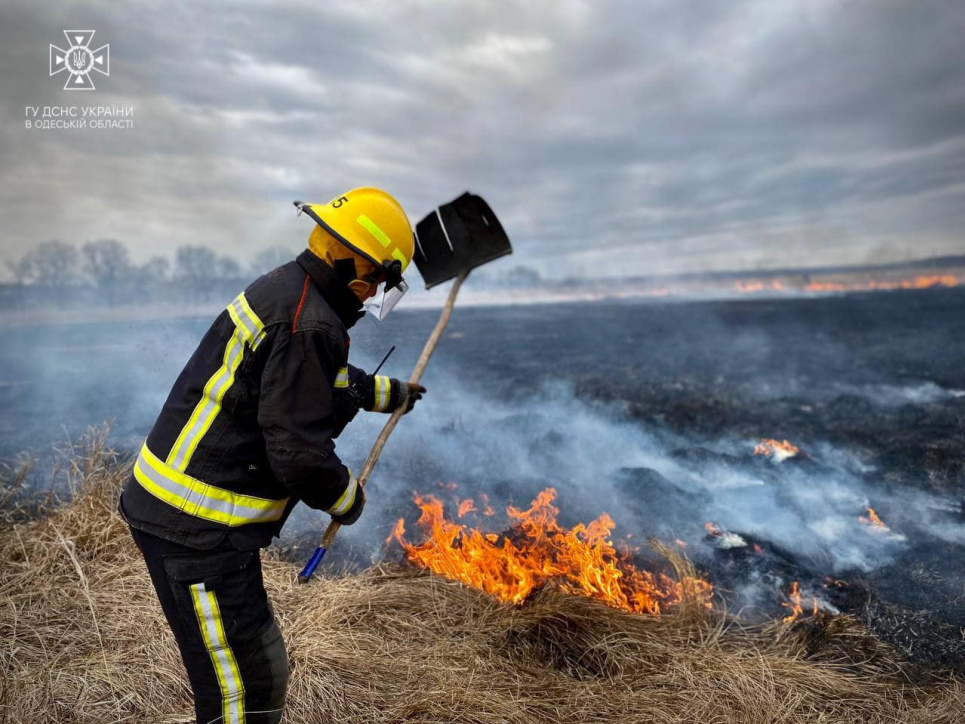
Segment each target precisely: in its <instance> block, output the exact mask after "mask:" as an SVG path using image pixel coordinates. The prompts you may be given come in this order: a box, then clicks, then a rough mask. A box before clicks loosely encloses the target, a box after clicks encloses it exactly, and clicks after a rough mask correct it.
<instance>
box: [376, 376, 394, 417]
mask: <svg viewBox="0 0 965 724" xmlns="http://www.w3.org/2000/svg"><path fill="white" fill-rule="evenodd" d="M391 391H392V380H391V379H390V378H388V377H385V376H384V375H376V376H375V405H374V406H373V409H374V410H375V411H376V412H384V411H385V410H386V409H387V408H388V406H389V399H390V397H391V394H390V393H391Z"/></svg>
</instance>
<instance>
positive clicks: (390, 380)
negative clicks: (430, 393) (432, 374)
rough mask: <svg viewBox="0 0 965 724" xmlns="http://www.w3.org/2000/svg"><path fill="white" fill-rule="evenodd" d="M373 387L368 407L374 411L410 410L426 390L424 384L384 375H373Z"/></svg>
mask: <svg viewBox="0 0 965 724" xmlns="http://www.w3.org/2000/svg"><path fill="white" fill-rule="evenodd" d="M372 387H373V392H372V395H373V396H372V398H370V399H371V406H367V407H366V409H367V410H373V411H374V412H395V411H396V410H398V409H399V408H402V409H404V410H405V411H406V412H409V411H411V410H412V408H413V407H415V403H416V402H418V401H419V400H421V399H422V395H423V394H425V391H426V388H425V387H423V386H422V385H413V384H410V383H408V382H403V381H402V380H397V379H395V378H394V377H383V376H382V375H375V376H374V377H372Z"/></svg>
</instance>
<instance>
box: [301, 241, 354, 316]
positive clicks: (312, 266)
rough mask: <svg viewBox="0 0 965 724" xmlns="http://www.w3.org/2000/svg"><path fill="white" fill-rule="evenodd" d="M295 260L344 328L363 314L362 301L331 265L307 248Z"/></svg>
mask: <svg viewBox="0 0 965 724" xmlns="http://www.w3.org/2000/svg"><path fill="white" fill-rule="evenodd" d="M295 261H297V262H298V265H299V266H300V267H301V268H302V269H304V270H305V272H306V273H307V274H308V276H309V277H311V280H312V282H314V284H315V288H316V289H318V292H319V294H321V295H322V298H323V299H324V300H325V301H326V302H328V306H330V307H331V308H332V310H333V311H334V312H335V314H337V315H338V318H339V319H340V320H341V321H342V324H344V325H345V328H346V329H348V328H349V327H351V326H352V325H353V324H355V323H356V322H357V321H359V320H360V319H361V318H362V317H364V316H365V312H364V311H363V310H362V302H360V301H359V298H358V297H356V296H355V294H354V293H353V292H352V290H351V289H349V288H348V286H347V285H346V284H345V282H343V281H342V280H341V279H339V277H338V275H337V274H336V273H335V270H334V269H332V267H330V266H329V265H328V264H326V263H325V262H323V261H322V260H321V259H319V258H318V257H317V256H315V255H314V254H313V253H312V252H311V251H309V250H308V249H306V250H305V251H303V252H302V253H301V254H299V255H298V257H297V258H296V259H295Z"/></svg>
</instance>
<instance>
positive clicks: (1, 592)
mask: <svg viewBox="0 0 965 724" xmlns="http://www.w3.org/2000/svg"><path fill="white" fill-rule="evenodd" d="M126 471H127V465H126V464H124V463H118V462H117V461H115V460H114V458H113V456H112V455H111V453H110V452H109V451H107V450H104V449H103V448H102V447H101V446H100V445H99V444H98V443H97V442H96V441H95V442H94V443H92V444H91V445H89V447H88V449H87V451H86V453H85V455H84V456H81V457H78V458H77V459H76V461H75V463H74V465H73V469H72V471H71V472H72V476H73V479H74V481H75V484H76V490H75V497H74V500H73V502H71V503H69V504H63V505H60V506H53V507H50V508H49V509H47V510H45V511H42V514H41V515H40V516H39V517H36V518H35V519H33V520H27V521H24V520H21V521H20V522H15V521H14V520H13V519H11V520H9V521H7V522H5V523H4V524H3V525H2V526H0V528H2V529H0V561H2V563H0V640H2V644H0V720H2V721H7V722H97V723H98V724H101V723H103V722H109V721H125V722H174V721H184V720H186V719H187V718H188V716H187V715H188V713H189V712H190V711H191V706H190V699H189V691H188V689H187V686H186V679H185V675H184V672H183V671H182V668H181V663H180V660H179V658H178V655H177V652H176V649H175V646H174V641H173V639H172V637H171V634H170V632H169V631H168V629H167V628H166V625H165V624H164V622H163V620H162V618H161V616H160V609H159V607H158V605H157V602H156V600H155V598H154V592H153V590H152V589H151V586H150V582H149V580H148V577H147V574H146V571H145V568H144V565H143V563H142V562H141V560H140V559H139V556H138V553H137V550H136V548H135V546H134V543H133V541H132V540H131V538H130V535H129V533H128V531H127V529H126V527H125V525H124V523H123V522H122V521H121V519H120V518H119V517H118V515H117V513H116V512H115V501H116V497H117V494H118V491H119V487H120V485H121V483H122V482H123V479H124V477H125V475H126ZM363 525H364V523H363ZM673 562H674V563H675V565H677V566H678V572H684V573H685V572H686V562H684V561H680V560H679V559H678V560H676V561H673ZM681 566H682V567H683V568H681ZM295 573H296V570H295V568H294V567H293V566H292V565H291V564H290V563H286V562H284V561H280V560H277V559H276V558H275V557H274V556H272V555H270V554H269V555H267V556H266V560H265V578H266V582H267V585H268V588H269V592H270V594H271V597H272V600H273V601H274V604H275V608H276V611H277V612H278V614H279V617H280V619H281V621H280V622H281V626H282V629H283V631H284V632H285V636H286V639H287V642H288V651H289V657H290V660H291V669H292V675H291V682H290V696H289V707H288V713H287V718H286V721H287V722H334V721H365V722H370V721H372V722H397V721H399V722H401V721H406V722H457V721H458V722H486V723H489V722H513V723H515V722H520V723H522V722H566V723H567V724H574V723H576V722H654V723H663V722H701V723H702V724H714V723H717V722H782V723H787V724H792V723H796V722H809V723H813V722H862V723H863V724H872V723H874V722H921V723H922V724H925V723H926V722H927V723H929V724H933V723H938V724H940V723H942V722H949V723H950V722H956V723H957V722H960V721H962V719H963V712H965V682H962V681H953V680H949V681H947V682H945V683H943V684H941V685H940V686H936V687H934V688H932V689H927V690H926V689H920V688H914V687H911V686H908V685H903V684H902V681H903V678H902V676H901V668H900V666H899V665H898V664H897V663H896V661H895V659H894V657H893V655H892V653H891V652H890V651H889V650H888V649H887V648H886V647H884V646H882V645H881V644H879V643H877V642H876V641H875V640H874V639H872V638H870V637H869V636H868V635H867V634H865V633H864V632H863V630H862V629H861V628H860V627H859V626H858V624H857V623H855V622H854V621H853V620H851V619H848V618H845V617H836V618H830V617H824V618H822V619H820V620H819V621H816V622H812V623H810V624H804V625H799V626H793V627H791V626H785V625H782V624H779V623H778V624H774V625H771V626H767V627H763V628H756V629H747V628H743V627H741V626H739V625H737V624H736V623H735V622H733V621H731V620H729V619H727V618H726V617H724V616H723V615H720V614H717V613H712V612H710V613H708V612H706V611H703V610H702V609H701V608H700V607H699V606H690V607H685V609H684V610H683V611H682V612H681V613H680V614H679V615H666V616H663V617H659V618H655V617H650V616H642V615H632V614H625V613H621V612H618V611H615V610H612V609H609V608H606V607H604V606H603V605H601V604H598V603H596V602H593V601H590V600H588V599H582V598H576V597H572V596H566V595H562V594H560V593H558V592H554V591H549V590H546V591H542V592H539V593H538V594H537V595H535V596H533V597H532V598H531V599H530V600H529V601H527V602H526V604H525V605H524V606H522V607H519V608H509V607H507V606H505V605H502V604H499V603H497V602H495V601H494V600H493V599H491V598H490V597H488V596H487V595H485V594H483V593H481V592H479V591H475V590H471V589H467V588H465V587H463V586H462V585H459V584H455V583H450V582H447V581H445V580H442V579H439V578H436V577H434V576H429V575H425V574H422V573H419V572H417V571H414V570H410V569H405V568H400V567H378V568H373V569H371V570H368V571H365V572H364V573H361V574H358V575H351V576H345V577H341V578H329V579H321V580H317V581H315V582H314V584H313V585H310V586H299V585H298V584H296V583H295Z"/></svg>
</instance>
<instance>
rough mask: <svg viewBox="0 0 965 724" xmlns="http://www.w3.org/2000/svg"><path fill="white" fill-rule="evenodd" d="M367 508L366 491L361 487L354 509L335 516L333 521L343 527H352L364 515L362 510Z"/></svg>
mask: <svg viewBox="0 0 965 724" xmlns="http://www.w3.org/2000/svg"><path fill="white" fill-rule="evenodd" d="M364 507H365V489H364V488H362V486H361V485H360V486H359V488H358V491H357V492H356V493H355V502H354V503H352V507H351V508H349V509H348V510H346V511H345V513H343V514H342V515H333V516H332V520H334V521H338V523H339V524H341V525H352V523H354V522H355V521H357V520H358V519H359V517H360V516H361V515H362V508H364Z"/></svg>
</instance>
